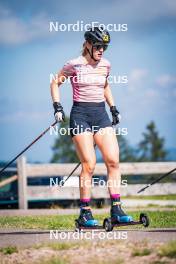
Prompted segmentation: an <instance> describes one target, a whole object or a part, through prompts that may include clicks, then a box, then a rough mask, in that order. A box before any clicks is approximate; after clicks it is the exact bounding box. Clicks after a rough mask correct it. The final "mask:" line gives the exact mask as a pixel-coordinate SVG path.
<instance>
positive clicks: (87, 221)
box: [75, 208, 103, 231]
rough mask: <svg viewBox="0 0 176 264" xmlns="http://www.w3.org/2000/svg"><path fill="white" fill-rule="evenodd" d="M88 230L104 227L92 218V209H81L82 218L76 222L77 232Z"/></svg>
mask: <svg viewBox="0 0 176 264" xmlns="http://www.w3.org/2000/svg"><path fill="white" fill-rule="evenodd" d="M86 229H88V230H89V229H103V226H100V225H98V221H97V220H95V219H94V218H93V216H92V212H91V210H90V209H83V208H82V209H81V211H80V216H79V218H78V219H76V220H75V231H81V230H86Z"/></svg>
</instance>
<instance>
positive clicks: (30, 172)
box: [0, 156, 176, 209]
mask: <svg viewBox="0 0 176 264" xmlns="http://www.w3.org/2000/svg"><path fill="white" fill-rule="evenodd" d="M76 165H77V164H76V163H67V164H29V163H27V162H26V158H25V157H24V156H22V157H20V158H19V159H18V160H17V175H13V176H12V177H10V178H9V179H6V180H3V181H2V182H0V187H1V186H4V185H5V184H8V183H10V182H12V181H14V180H16V179H18V197H19V208H20V209H27V203H28V199H30V200H34V199H41V200H42V199H52V198H53V199H54V198H55V199H63V198H64V199H78V198H79V190H78V187H67V186H66V187H59V186H52V187H50V186H27V178H28V177H41V176H42V177H51V176H67V175H68V174H69V173H70V172H71V171H72V170H73V169H74V168H75V166H76ZM175 167H176V162H138V163H135V162H134V163H121V164H120V170H121V174H122V176H123V175H141V174H145V175H146V174H164V173H167V172H168V171H170V170H172V169H174V168H175ZM80 172H81V166H80V167H79V168H78V169H77V170H76V171H75V172H74V174H73V176H78V175H79V174H80ZM94 175H95V176H96V175H102V176H103V175H107V170H106V166H105V164H103V163H97V164H96V167H95V171H94ZM77 180H78V178H77ZM171 185H172V184H171ZM171 185H168V186H167V188H166V187H165V189H164V190H165V191H166V189H167V190H170V189H171ZM156 188H157V189H159V188H160V187H159V185H156ZM122 189H123V188H122ZM146 193H147V192H146ZM156 193H157V192H155V191H154V193H153V194H156ZM171 193H172V191H171ZM126 194H129V192H128V191H126ZM92 197H93V198H100V197H102V198H107V197H108V192H107V188H100V187H97V186H96V187H93V188H92Z"/></svg>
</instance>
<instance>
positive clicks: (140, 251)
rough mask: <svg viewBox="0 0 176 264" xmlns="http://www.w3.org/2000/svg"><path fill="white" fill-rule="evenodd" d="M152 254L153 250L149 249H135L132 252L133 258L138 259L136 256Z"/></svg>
mask: <svg viewBox="0 0 176 264" xmlns="http://www.w3.org/2000/svg"><path fill="white" fill-rule="evenodd" d="M150 254H151V250H150V249H149V248H142V249H139V248H134V249H133V252H132V256H133V257H136V256H147V255H150Z"/></svg>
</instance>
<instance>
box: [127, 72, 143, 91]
mask: <svg viewBox="0 0 176 264" xmlns="http://www.w3.org/2000/svg"><path fill="white" fill-rule="evenodd" d="M147 75H148V71H147V70H146V69H133V70H132V71H131V73H130V74H129V77H128V79H129V82H128V89H129V91H135V90H136V89H138V88H139V87H141V85H142V83H143V81H144V80H145V78H146V76H147Z"/></svg>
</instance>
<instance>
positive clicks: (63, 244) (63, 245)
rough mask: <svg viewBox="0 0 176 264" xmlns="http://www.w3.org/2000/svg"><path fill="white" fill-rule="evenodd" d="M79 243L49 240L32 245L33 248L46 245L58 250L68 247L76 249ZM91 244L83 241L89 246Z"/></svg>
mask: <svg viewBox="0 0 176 264" xmlns="http://www.w3.org/2000/svg"><path fill="white" fill-rule="evenodd" d="M80 245H81V243H80V242H69V243H68V242H59V243H57V242H52V243H51V242H50V243H42V244H37V245H34V246H33V248H35V249H40V248H43V247H47V248H50V249H53V250H55V251H60V250H68V249H77V248H79V247H80ZM90 245H91V244H89V243H87V242H84V246H86V247H87V246H90Z"/></svg>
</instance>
